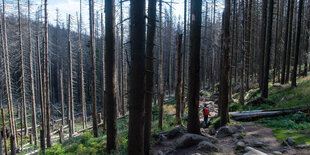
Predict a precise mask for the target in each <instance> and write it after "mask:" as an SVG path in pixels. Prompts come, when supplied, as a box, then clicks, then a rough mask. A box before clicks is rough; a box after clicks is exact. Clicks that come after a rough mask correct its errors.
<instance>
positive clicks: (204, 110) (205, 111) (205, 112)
mask: <svg viewBox="0 0 310 155" xmlns="http://www.w3.org/2000/svg"><path fill="white" fill-rule="evenodd" d="M203 112H204V115H205V116H208V115H209V108H204V109H203Z"/></svg>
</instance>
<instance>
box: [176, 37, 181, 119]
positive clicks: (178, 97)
mask: <svg viewBox="0 0 310 155" xmlns="http://www.w3.org/2000/svg"><path fill="white" fill-rule="evenodd" d="M176 43H177V45H176V47H177V50H176V57H175V62H176V70H175V75H176V82H175V100H176V122H177V124H178V125H181V124H182V122H181V73H182V69H181V63H182V59H181V58H182V52H181V49H182V34H178V35H177V37H176Z"/></svg>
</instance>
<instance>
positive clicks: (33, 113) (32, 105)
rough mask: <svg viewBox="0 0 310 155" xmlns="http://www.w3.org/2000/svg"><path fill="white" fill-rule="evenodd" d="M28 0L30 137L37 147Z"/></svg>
mask: <svg viewBox="0 0 310 155" xmlns="http://www.w3.org/2000/svg"><path fill="white" fill-rule="evenodd" d="M30 6H31V4H30V0H28V33H29V34H28V35H29V59H30V60H29V61H30V64H29V65H30V67H29V68H30V81H31V94H30V95H31V114H32V116H31V117H32V129H31V131H32V136H33V140H34V144H35V145H36V146H37V140H38V136H37V128H36V126H37V116H36V115H37V112H36V100H35V98H36V97H35V95H36V94H35V86H34V76H33V51H32V29H31V19H30Z"/></svg>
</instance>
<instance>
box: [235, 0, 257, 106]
mask: <svg viewBox="0 0 310 155" xmlns="http://www.w3.org/2000/svg"><path fill="white" fill-rule="evenodd" d="M241 5H242V9H243V22H242V25H243V33H242V49H241V58H240V60H241V67H240V70H241V72H240V77H241V78H240V82H241V88H240V97H239V103H240V104H244V51H245V49H244V48H245V33H246V28H245V27H246V24H245V9H244V0H242V4H241ZM261 74H263V73H261Z"/></svg>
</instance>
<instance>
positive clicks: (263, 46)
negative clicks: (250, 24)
mask: <svg viewBox="0 0 310 155" xmlns="http://www.w3.org/2000/svg"><path fill="white" fill-rule="evenodd" d="M267 7H268V2H267V0H263V5H262V10H263V15H262V27H261V32H260V33H261V34H260V35H261V36H260V49H261V52H260V65H259V77H258V78H259V86H260V90H261V91H262V90H263V89H264V88H263V78H264V66H265V50H266V28H267Z"/></svg>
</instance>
